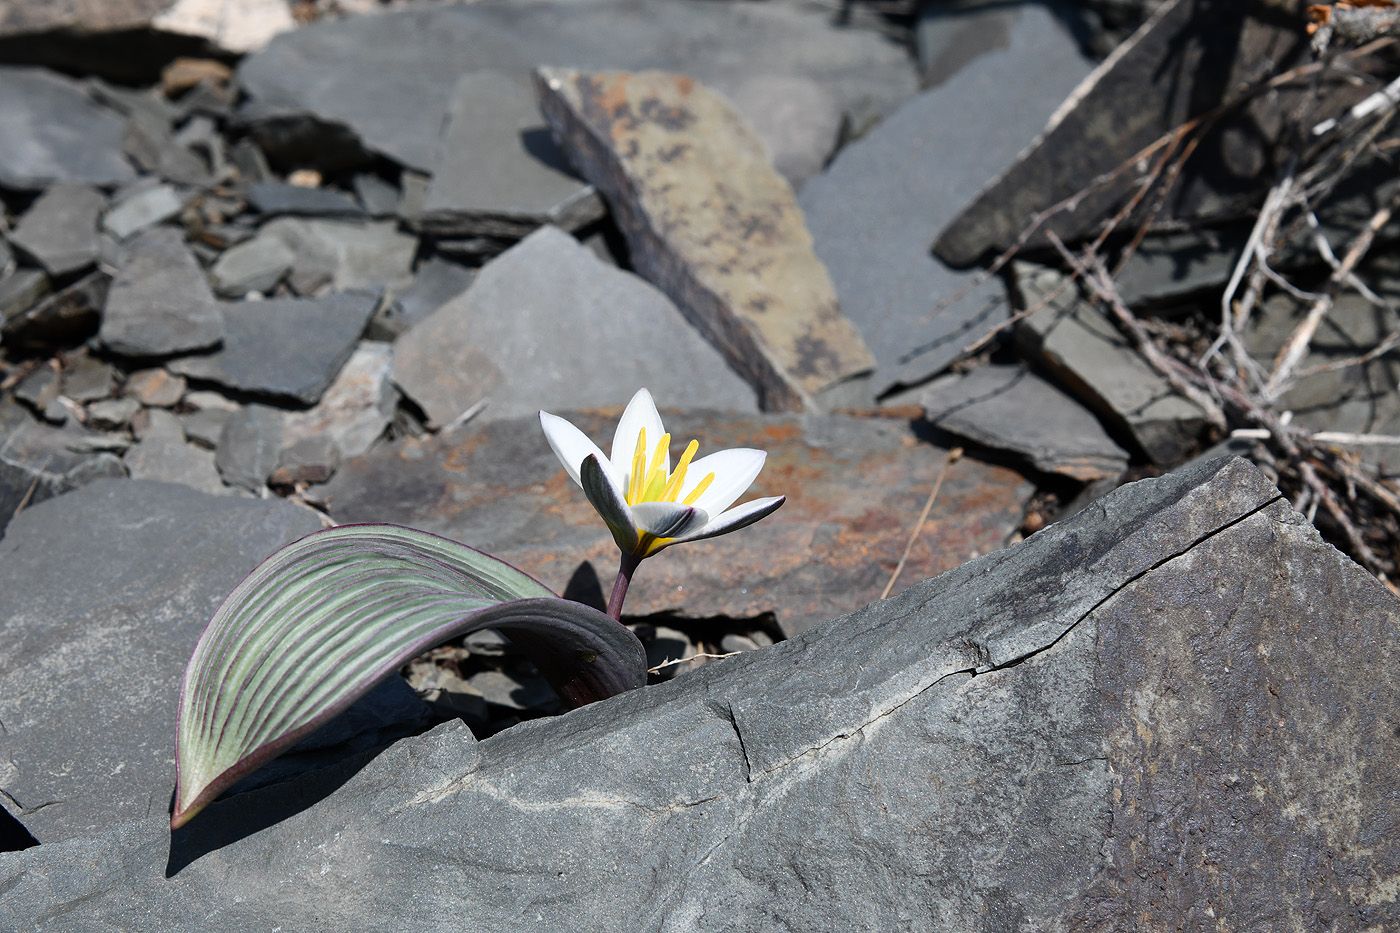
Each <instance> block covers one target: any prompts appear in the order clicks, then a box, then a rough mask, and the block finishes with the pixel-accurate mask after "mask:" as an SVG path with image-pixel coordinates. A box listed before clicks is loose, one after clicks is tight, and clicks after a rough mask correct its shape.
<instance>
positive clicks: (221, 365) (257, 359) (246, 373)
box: [169, 292, 378, 405]
mask: <svg viewBox="0 0 1400 933" xmlns="http://www.w3.org/2000/svg"><path fill="white" fill-rule="evenodd" d="M377 303H378V298H377V297H376V296H374V295H370V294H365V293H363V292H348V293H345V294H339V295H330V296H328V297H326V298H314V299H312V298H271V299H268V300H266V301H239V302H225V303H224V304H223V305H222V306H221V307H222V312H223V319H224V342H223V346H222V347H221V348H220V349H219V350H217V351H215V352H214V353H211V354H207V355H205V356H187V357H181V358H180V359H177V360H172V361H171V363H170V365H169V368H170V370H171V371H172V372H175V373H178V374H180V375H182V376H188V377H190V378H191V379H202V380H206V381H208V382H213V383H217V384H218V385H222V386H226V387H228V388H230V389H234V390H236V391H239V392H247V393H249V394H251V395H255V396H258V397H260V398H264V399H269V400H274V401H277V400H281V401H290V402H292V403H293V404H298V405H314V404H316V402H317V401H318V400H319V399H320V398H321V395H322V393H324V392H325V391H326V388H327V387H328V386H329V385H330V384H331V381H332V380H333V379H335V375H336V373H338V372H339V371H340V367H341V366H342V365H344V363H345V361H346V360H347V359H348V358H349V357H350V353H351V352H352V351H353V350H354V349H355V343H356V341H358V340H359V338H360V334H361V333H362V332H363V331H364V329H365V323H366V322H367V321H368V320H369V317H370V315H371V314H373V313H374V309H375V306H376V304H377Z"/></svg>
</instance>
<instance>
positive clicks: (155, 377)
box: [122, 369, 187, 408]
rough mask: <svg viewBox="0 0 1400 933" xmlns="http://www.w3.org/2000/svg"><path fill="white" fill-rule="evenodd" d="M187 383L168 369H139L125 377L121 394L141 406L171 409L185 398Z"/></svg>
mask: <svg viewBox="0 0 1400 933" xmlns="http://www.w3.org/2000/svg"><path fill="white" fill-rule="evenodd" d="M186 386H187V383H186V382H185V380H184V378H182V377H180V376H176V375H174V374H173V373H171V372H170V370H168V369H139V370H137V371H136V372H134V373H132V374H131V375H129V376H127V377H126V384H125V385H124V386H123V387H122V392H123V394H125V395H127V396H128V397H130V398H134V399H136V400H137V401H138V402H140V403H141V404H142V405H149V406H152V407H154V408H173V407H174V406H175V405H177V404H179V402H180V399H182V398H184V396H185V388H186Z"/></svg>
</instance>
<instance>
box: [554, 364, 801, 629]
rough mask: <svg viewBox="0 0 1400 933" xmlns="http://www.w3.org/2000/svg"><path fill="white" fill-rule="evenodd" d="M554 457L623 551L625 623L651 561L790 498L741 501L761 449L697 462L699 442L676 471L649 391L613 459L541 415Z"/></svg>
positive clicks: (617, 604) (621, 429) (636, 400)
mask: <svg viewBox="0 0 1400 933" xmlns="http://www.w3.org/2000/svg"><path fill="white" fill-rule="evenodd" d="M540 426H541V427H542V428H543V429H544V434H545V437H546V438H547V439H548V440H549V446H550V447H551V448H552V449H553V450H554V455H555V456H556V457H558V458H559V462H560V463H562V464H563V465H564V469H565V470H567V471H568V473H569V476H570V477H572V478H573V481H574V482H575V483H578V484H579V486H581V487H582V488H583V492H584V495H585V496H587V497H588V501H589V502H590V503H592V505H593V508H595V509H597V510H598V514H599V515H600V516H602V519H603V521H604V522H605V523H606V524H607V526H608V529H609V530H610V531H611V532H612V536H613V540H614V541H616V542H617V546H618V549H619V550H620V551H621V552H622V560H621V565H620V567H619V569H618V575H617V581H616V582H615V583H614V584H613V592H612V598H611V599H610V600H609V601H608V615H610V616H612V617H613V618H614V619H620V618H621V615H622V601H623V599H624V598H626V595H627V586H628V583H629V582H630V581H631V578H632V574H633V572H635V570H636V569H637V566H638V565H639V564H640V563H641V561H642V560H643V559H644V558H647V557H650V556H652V555H653V554H656V553H658V552H659V551H661V550H664V549H665V548H668V547H670V546H671V545H673V544H681V543H682V542H685V541H698V540H700V539H701V538H713V537H715V536H716V535H722V534H727V533H728V532H731V531H735V530H737V529H739V528H743V527H744V526H745V525H752V524H753V523H754V522H756V521H758V520H759V519H760V518H763V517H764V516H765V515H768V514H770V513H772V512H773V511H775V510H776V509H777V508H778V507H779V506H780V505H782V504H783V502H784V501H785V498H786V497H784V496H773V497H770V498H766V499H755V500H753V501H751V502H746V503H744V504H743V505H739V506H734V507H733V508H731V507H730V506H732V505H733V503H734V500H736V499H738V498H739V497H740V496H741V495H743V494H744V492H745V490H747V489H748V488H749V486H750V485H751V484H752V483H753V481H754V479H755V478H756V477H757V476H758V472H759V470H761V469H763V461H764V459H765V458H766V457H767V456H768V455H767V454H766V453H764V452H763V451H761V450H753V449H750V448H746V447H736V448H733V449H730V450H720V451H716V452H715V453H712V454H709V455H708V456H705V457H701V458H700V459H699V460H696V459H694V458H695V454H696V452H697V451H698V450H699V448H700V445H699V443H698V442H697V441H691V442H690V443H689V445H687V446H686V448H685V452H684V453H682V454H681V457H680V459H679V460H678V461H677V462H676V467H675V469H674V470H673V469H671V450H670V447H671V435H670V434H667V433H666V429H665V427H664V426H663V425H662V423H661V416H660V415H659V414H657V411H656V403H655V402H653V401H652V398H651V393H650V392H648V391H647V390H646V389H640V390H638V392H637V394H636V395H634V396H632V401H631V402H629V403H628V404H627V408H626V410H625V411H623V413H622V420H621V421H619V422H618V425H617V430H616V432H615V433H614V435H613V443H612V456H611V457H609V456H606V455H604V453H603V451H602V450H601V449H600V448H599V447H598V445H596V444H594V443H593V442H592V441H591V440H589V439H588V437H587V435H585V434H584V433H583V432H582V431H580V430H579V429H578V428H576V427H574V426H573V425H572V424H570V423H569V422H567V421H565V420H564V419H563V418H560V417H558V416H556V415H551V414H550V413H549V412H545V411H542V412H540Z"/></svg>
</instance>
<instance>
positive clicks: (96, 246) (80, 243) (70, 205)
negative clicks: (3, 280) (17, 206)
mask: <svg viewBox="0 0 1400 933" xmlns="http://www.w3.org/2000/svg"><path fill="white" fill-rule="evenodd" d="M106 204H107V199H106V198H105V197H104V196H103V194H102V192H100V191H98V190H97V189H96V188H93V187H91V186H89V185H81V184H74V183H71V182H62V183H59V184H55V185H53V186H51V187H50V188H49V189H48V190H47V191H45V192H44V193H43V194H42V195H40V196H39V198H38V200H36V201H35V202H34V204H33V206H31V207H30V208H29V210H28V211H26V212H25V214H24V216H23V217H21V218H20V221H19V224H18V225H17V226H16V227H15V231H14V234H13V235H12V236H11V237H10V241H11V242H12V243H14V245H15V246H17V247H19V248H20V249H21V250H23V251H24V252H25V253H28V254H29V255H30V256H31V257H33V258H34V260H35V261H36V262H37V263H38V264H39V265H41V266H43V267H44V269H45V271H47V272H48V273H49V275H53V276H64V275H69V274H71V273H74V272H77V271H79V270H80V269H83V268H85V267H87V266H89V265H91V264H92V263H93V262H95V261H96V259H97V257H98V255H99V254H100V252H101V249H102V247H101V243H99V242H98V239H97V219H98V217H99V215H101V213H102V210H103V208H104V207H105V206H106Z"/></svg>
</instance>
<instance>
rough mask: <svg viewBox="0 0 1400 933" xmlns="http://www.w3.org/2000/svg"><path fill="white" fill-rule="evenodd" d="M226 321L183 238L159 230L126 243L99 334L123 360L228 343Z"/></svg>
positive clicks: (164, 229) (108, 295)
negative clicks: (129, 357) (224, 335)
mask: <svg viewBox="0 0 1400 933" xmlns="http://www.w3.org/2000/svg"><path fill="white" fill-rule="evenodd" d="M223 333H224V324H223V317H222V315H221V314H220V313H219V305H218V303H217V302H216V301H215V300H214V295H213V293H212V292H211V291H210V290H209V282H208V280H206V279H205V277H204V270H203V269H201V268H200V267H199V263H198V262H197V261H196V260H195V258H194V255H193V254H192V253H191V252H190V250H189V247H188V246H186V245H185V238H184V234H182V233H181V232H180V231H179V230H174V229H171V228H168V227H160V228H157V229H155V230H151V231H148V232H147V233H145V234H142V235H141V236H139V237H137V238H136V239H135V240H133V241H132V242H131V243H129V244H127V245H126V247H125V249H124V250H123V254H122V264H121V269H120V270H119V271H118V273H117V277H116V280H115V281H113V282H112V287H111V290H110V291H109V292H108V294H107V304H106V306H105V307H104V308H103V311H102V329H101V330H100V331H99V333H98V337H99V339H100V340H101V341H102V344H103V346H105V347H106V348H107V349H108V350H110V351H111V352H113V353H116V354H118V355H121V356H132V357H152V356H170V355H172V354H175V353H187V352H189V351H191V350H203V349H206V348H208V347H212V346H215V345H216V344H218V343H219V342H220V340H222V339H223Z"/></svg>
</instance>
